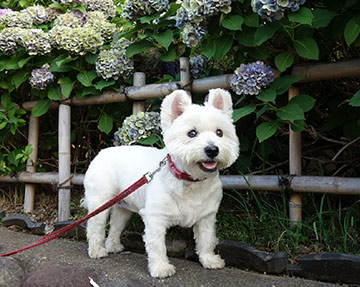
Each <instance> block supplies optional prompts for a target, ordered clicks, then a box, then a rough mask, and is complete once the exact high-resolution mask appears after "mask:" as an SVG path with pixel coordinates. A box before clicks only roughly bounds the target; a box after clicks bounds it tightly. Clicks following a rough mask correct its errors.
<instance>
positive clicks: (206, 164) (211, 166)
mask: <svg viewBox="0 0 360 287" xmlns="http://www.w3.org/2000/svg"><path fill="white" fill-rule="evenodd" d="M216 164H217V162H216V161H204V162H202V165H203V167H205V168H206V169H214V168H215V167H216Z"/></svg>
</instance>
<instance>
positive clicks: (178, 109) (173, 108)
mask: <svg viewBox="0 0 360 287" xmlns="http://www.w3.org/2000/svg"><path fill="white" fill-rule="evenodd" d="M190 105H191V98H190V96H189V95H188V94H187V93H186V92H185V91H183V90H176V91H174V92H172V93H171V94H170V95H168V96H166V97H165V99H164V100H163V102H162V104H161V127H162V129H163V130H164V129H166V128H167V127H169V126H170V125H171V124H172V122H173V121H174V120H175V119H176V118H177V117H178V116H180V115H181V114H182V113H183V112H184V111H185V109H186V108H187V107H188V106H190Z"/></svg>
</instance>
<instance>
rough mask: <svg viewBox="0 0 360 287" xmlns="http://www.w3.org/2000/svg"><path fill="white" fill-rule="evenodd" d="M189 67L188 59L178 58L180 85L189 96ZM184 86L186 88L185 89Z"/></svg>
mask: <svg viewBox="0 0 360 287" xmlns="http://www.w3.org/2000/svg"><path fill="white" fill-rule="evenodd" d="M189 83H190V65H189V58H188V57H180V84H181V86H182V87H183V89H184V90H185V91H186V92H187V93H188V94H189V95H190V96H191V94H190V86H186V85H188V84H189ZM185 86H186V87H185Z"/></svg>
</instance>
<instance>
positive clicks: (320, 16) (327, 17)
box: [311, 8, 336, 28]
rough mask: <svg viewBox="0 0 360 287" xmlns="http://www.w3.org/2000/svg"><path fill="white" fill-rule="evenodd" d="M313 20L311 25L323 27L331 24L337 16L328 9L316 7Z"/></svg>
mask: <svg viewBox="0 0 360 287" xmlns="http://www.w3.org/2000/svg"><path fill="white" fill-rule="evenodd" d="M313 15H314V18H313V21H312V25H311V27H313V28H323V27H326V26H327V25H329V23H330V21H331V20H332V19H333V18H334V17H335V16H336V13H335V12H333V11H331V10H327V9H321V8H318V9H315V10H314V11H313Z"/></svg>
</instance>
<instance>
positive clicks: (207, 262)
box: [200, 254, 225, 269]
mask: <svg viewBox="0 0 360 287" xmlns="http://www.w3.org/2000/svg"><path fill="white" fill-rule="evenodd" d="M200 262H201V264H202V266H203V267H204V268H206V269H221V268H224V266H225V261H224V260H223V259H221V257H220V255H216V254H208V255H205V256H202V257H200Z"/></svg>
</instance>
